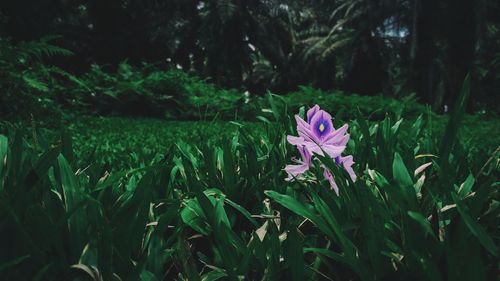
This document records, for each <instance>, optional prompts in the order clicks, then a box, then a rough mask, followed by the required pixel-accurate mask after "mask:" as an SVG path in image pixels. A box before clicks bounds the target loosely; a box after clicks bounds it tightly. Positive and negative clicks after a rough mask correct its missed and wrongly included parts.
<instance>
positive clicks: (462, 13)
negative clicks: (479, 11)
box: [444, 0, 476, 107]
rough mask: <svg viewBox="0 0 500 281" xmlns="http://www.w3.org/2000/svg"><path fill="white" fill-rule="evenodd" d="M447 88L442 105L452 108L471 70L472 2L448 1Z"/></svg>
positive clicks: (473, 4) (464, 0) (472, 48)
mask: <svg viewBox="0 0 500 281" xmlns="http://www.w3.org/2000/svg"><path fill="white" fill-rule="evenodd" d="M448 5H449V7H448V12H449V22H448V24H449V25H448V27H449V30H448V38H447V39H448V49H447V51H448V56H447V60H448V87H447V91H446V95H445V98H444V103H445V104H447V105H448V106H450V107H451V106H453V105H454V104H455V102H456V100H457V98H458V96H459V95H460V90H461V87H462V83H463V81H464V78H465V76H466V75H467V73H469V72H471V70H472V63H473V60H474V53H475V43H476V13H475V8H476V4H475V1H474V0H450V1H449V3H448Z"/></svg>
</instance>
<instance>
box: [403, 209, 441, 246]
mask: <svg viewBox="0 0 500 281" xmlns="http://www.w3.org/2000/svg"><path fill="white" fill-rule="evenodd" d="M407 214H408V216H410V218H412V219H414V220H415V221H416V222H418V223H419V224H420V226H422V228H423V229H424V231H425V233H426V234H430V235H431V236H432V237H433V238H434V239H435V240H437V238H436V235H435V234H434V231H432V226H431V223H430V222H429V221H428V220H427V219H426V218H425V217H424V216H423V215H422V214H420V213H419V212H414V211H408V212H407Z"/></svg>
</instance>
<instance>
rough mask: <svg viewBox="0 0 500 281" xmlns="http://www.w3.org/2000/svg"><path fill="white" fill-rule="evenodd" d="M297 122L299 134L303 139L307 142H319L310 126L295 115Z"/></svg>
mask: <svg viewBox="0 0 500 281" xmlns="http://www.w3.org/2000/svg"><path fill="white" fill-rule="evenodd" d="M295 121H297V133H299V136H301V137H303V138H304V140H306V141H311V142H319V139H318V138H317V137H316V136H315V135H314V133H313V132H312V131H311V128H310V126H309V124H308V123H307V122H306V121H304V119H302V118H300V116H299V115H295Z"/></svg>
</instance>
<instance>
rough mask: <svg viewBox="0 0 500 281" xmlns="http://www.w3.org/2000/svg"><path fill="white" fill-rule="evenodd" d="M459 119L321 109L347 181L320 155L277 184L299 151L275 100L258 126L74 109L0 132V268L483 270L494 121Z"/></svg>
mask: <svg viewBox="0 0 500 281" xmlns="http://www.w3.org/2000/svg"><path fill="white" fill-rule="evenodd" d="M403 116H404V115H403ZM459 117H461V116H458V117H457V116H455V117H453V118H452V119H451V120H450V119H449V118H447V117H439V116H435V115H423V116H422V117H421V118H415V117H411V118H410V119H409V120H404V119H398V118H396V117H395V116H391V114H388V115H387V116H386V118H385V119H384V120H381V121H367V120H366V119H365V118H364V117H361V116H360V117H357V118H353V119H352V120H341V118H337V119H335V120H334V123H333V124H334V126H335V127H336V128H339V127H340V126H341V125H342V124H344V123H347V124H348V125H349V131H348V132H349V133H350V140H349V142H348V144H347V148H346V152H345V153H347V154H351V155H353V157H354V161H355V164H354V166H353V169H354V172H355V173H356V175H357V180H356V181H355V182H353V181H352V180H350V179H349V177H348V176H347V174H346V172H345V171H344V170H343V169H341V167H339V166H338V165H335V162H332V159H330V158H328V157H326V158H322V157H319V156H318V157H317V158H315V159H316V160H314V162H313V165H312V166H311V168H310V171H309V172H308V174H307V176H305V177H304V178H301V179H299V180H296V181H292V182H289V181H285V177H286V173H285V172H284V170H283V169H284V168H285V166H286V165H287V164H291V163H293V162H292V160H291V159H292V158H293V157H297V156H298V153H297V152H296V149H295V148H294V147H293V146H291V145H290V144H288V143H287V140H286V135H296V133H297V132H296V128H295V127H296V124H295V120H294V119H293V118H292V116H290V114H289V113H281V112H279V111H272V110H271V111H269V112H268V113H267V115H264V116H263V118H259V119H261V121H259V122H222V121H217V122H202V121H198V122H197V121H182V122H181V121H163V120H158V119H129V118H119V117H113V118H96V117H88V118H79V119H78V121H74V122H68V123H66V124H65V125H64V128H65V130H63V131H62V132H58V130H57V129H54V126H52V129H44V128H42V127H40V126H39V125H31V124H29V125H27V126H22V125H15V126H13V127H18V128H19V129H20V130H18V132H17V133H16V132H15V131H14V130H9V129H7V128H6V127H4V130H3V131H5V132H6V136H1V137H0V159H4V161H3V162H1V163H0V164H1V165H0V176H1V181H0V200H1V203H2V204H1V206H2V208H0V221H1V222H2V223H1V224H0V228H1V229H0V233H4V234H5V233H9V237H8V238H7V237H2V239H1V242H0V243H1V244H0V246H1V248H2V253H0V274H1V276H2V279H3V278H4V277H5V280H219V279H220V280H242V279H249V280H284V279H286V280H303V279H304V278H308V279H312V280H389V279H390V280H476V279H477V280H495V278H496V277H495V276H497V273H498V268H499V264H498V254H499V251H498V245H499V238H500V229H499V228H498V225H499V224H498V221H499V216H500V208H499V206H500V205H499V203H498V202H499V201H500V197H499V192H498V186H499V182H498V176H499V171H500V169H499V162H498V159H499V158H498V157H499V151H498V149H497V147H498V144H499V134H498V133H497V132H498V130H499V124H498V122H496V120H481V119H480V118H479V117H472V116H466V117H465V118H464V120H463V124H462V125H461V126H458V121H460V120H459V119H460V118H459ZM11 127H12V126H11ZM424 164H426V166H427V168H426V169H425V171H423V172H421V171H420V172H416V171H417V170H419V169H418V168H419V167H422V165H424ZM325 167H326V168H327V169H328V170H329V171H330V172H331V173H332V174H333V176H334V178H335V181H336V183H337V185H338V188H339V191H340V194H339V195H337V194H336V193H335V192H334V190H332V189H331V188H330V184H329V183H328V181H326V180H324V175H323V169H325ZM78 278H80V279H78ZM85 278H87V279H85Z"/></svg>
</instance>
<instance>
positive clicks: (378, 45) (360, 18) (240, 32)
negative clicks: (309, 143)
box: [0, 0, 500, 110]
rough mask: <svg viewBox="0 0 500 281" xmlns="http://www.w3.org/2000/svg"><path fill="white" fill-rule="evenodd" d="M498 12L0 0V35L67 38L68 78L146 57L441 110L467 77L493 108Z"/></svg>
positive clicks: (385, 5)
mask: <svg viewBox="0 0 500 281" xmlns="http://www.w3.org/2000/svg"><path fill="white" fill-rule="evenodd" d="M499 15H500V5H499V4H498V1H494V0H480V1H470V0H443V1H434V0H416V1H409V0H356V1H350V0H334V1H325V0H319V1H303V0H293V1H292V0H284V1H273V0H260V1H245V0H229V1H228V0H170V1H156V0H108V1H98V0H92V1H79V0H76V1H60V0H17V1H2V3H0V37H2V38H11V39H12V41H13V42H14V43H15V44H18V43H22V42H32V41H34V40H39V39H40V38H46V36H47V35H61V37H57V38H56V40H55V41H54V42H55V43H57V45H59V46H63V47H64V48H66V49H69V50H71V51H72V52H73V53H74V54H75V55H74V56H66V57H56V58H53V59H51V60H50V62H51V64H56V65H58V66H60V67H61V68H62V69H64V70H66V71H68V72H70V73H72V74H82V73H86V72H94V70H95V69H93V66H92V65H100V66H101V67H102V68H104V69H105V70H106V72H111V73H114V72H115V71H116V70H117V69H119V68H120V63H121V62H123V61H125V60H126V61H128V62H129V63H130V64H131V65H134V66H141V64H142V63H143V62H147V63H149V64H154V65H156V66H158V67H161V68H163V69H166V68H173V69H175V68H182V69H184V70H185V71H189V72H194V73H195V74H196V75H197V76H199V77H202V78H207V79H210V80H211V81H212V82H214V83H215V84H217V85H218V86H223V87H226V88H237V89H239V90H241V92H244V91H246V90H248V91H249V92H250V93H251V94H255V95H262V94H264V93H265V92H266V91H267V90H268V89H269V90H271V91H273V92H275V93H280V94H283V93H287V92H289V91H293V90H296V89H297V87H298V86H300V85H312V86H313V87H315V88H321V89H323V90H331V89H341V90H343V91H346V92H349V93H352V92H355V93H358V94H370V95H373V94H380V93H383V94H384V95H386V96H393V97H401V96H406V95H408V94H410V93H412V92H415V93H417V97H418V99H419V100H421V101H423V102H426V103H429V104H431V105H433V107H434V109H438V110H442V109H443V105H447V106H448V107H451V106H453V104H454V102H455V100H456V97H457V95H458V92H459V89H460V86H461V83H462V81H463V80H464V78H465V75H466V74H467V73H469V72H470V73H471V79H472V95H471V99H470V101H471V102H470V108H469V109H481V108H483V107H488V108H490V109H495V108H497V107H498V101H497V100H498V99H496V98H494V97H495V94H498V89H499V88H500V83H499V81H500V79H499V74H498V73H499V72H498V71H499V67H500V60H499V58H500V56H499V55H500V16H499ZM1 53H3V50H2V52H0V54H1ZM96 94H102V93H100V92H96ZM155 94H157V95H159V96H163V93H160V92H155ZM159 98H160V97H159Z"/></svg>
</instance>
